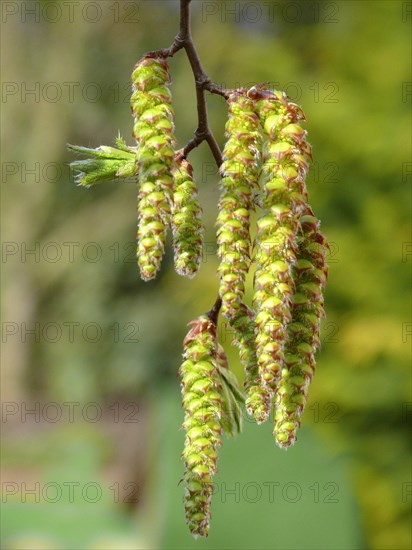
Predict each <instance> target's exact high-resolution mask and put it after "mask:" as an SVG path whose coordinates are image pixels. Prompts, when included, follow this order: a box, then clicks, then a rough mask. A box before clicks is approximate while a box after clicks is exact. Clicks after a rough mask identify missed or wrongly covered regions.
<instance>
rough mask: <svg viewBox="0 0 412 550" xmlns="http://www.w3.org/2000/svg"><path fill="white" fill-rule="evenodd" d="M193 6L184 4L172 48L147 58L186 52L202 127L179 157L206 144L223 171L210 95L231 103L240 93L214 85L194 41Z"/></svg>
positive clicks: (156, 52) (198, 126) (184, 1)
mask: <svg viewBox="0 0 412 550" xmlns="http://www.w3.org/2000/svg"><path fill="white" fill-rule="evenodd" d="M190 2H191V0H180V30H179V33H178V34H177V35H176V37H175V39H174V40H173V42H172V45H171V46H170V47H169V48H165V49H163V50H155V51H152V52H149V53H148V54H146V55H152V56H159V57H173V56H174V54H175V53H176V52H178V51H179V50H182V49H184V50H185V51H186V55H187V58H188V60H189V63H190V66H191V68H192V72H193V76H194V79H195V85H196V97H197V117H198V125H197V129H196V132H195V136H194V138H193V139H191V140H190V141H189V142H188V143H187V144H186V146H185V147H184V148H183V149H180V151H178V153H177V157H178V158H185V157H186V156H187V155H188V154H189V153H190V151H192V150H193V149H195V148H196V147H198V146H199V145H200V144H201V143H203V141H206V142H207V144H208V145H209V148H210V150H211V151H212V154H213V157H214V159H215V161H216V164H217V166H218V167H220V165H221V164H222V162H223V159H222V152H221V150H220V147H219V144H218V142H217V141H216V138H215V136H214V135H213V132H212V130H211V128H210V126H209V119H208V113H207V102H206V91H208V92H210V93H212V94H216V95H220V96H222V97H224V98H225V99H226V100H227V99H228V98H229V96H230V94H231V93H233V92H236V91H237V90H231V89H226V88H223V87H221V86H218V85H217V84H214V83H213V82H212V81H211V79H210V78H209V77H208V75H207V74H206V73H205V71H204V69H203V67H202V63H201V61H200V58H199V54H198V53H197V50H196V46H195V44H194V42H193V38H192V32H191V26H190Z"/></svg>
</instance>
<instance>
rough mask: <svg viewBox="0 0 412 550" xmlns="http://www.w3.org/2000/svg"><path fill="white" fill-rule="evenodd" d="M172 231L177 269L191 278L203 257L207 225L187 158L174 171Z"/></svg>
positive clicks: (180, 273)
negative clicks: (204, 222)
mask: <svg viewBox="0 0 412 550" xmlns="http://www.w3.org/2000/svg"><path fill="white" fill-rule="evenodd" d="M172 230H173V248H174V253H175V254H174V261H175V269H176V271H177V273H179V275H183V276H186V277H190V278H191V277H193V276H194V275H196V273H197V270H198V269H199V265H200V260H201V258H202V247H203V232H204V228H203V224H202V209H201V207H200V204H199V200H198V192H197V187H196V184H195V182H194V180H193V168H192V166H191V164H190V163H189V162H188V161H187V160H182V161H181V162H180V163H179V164H178V166H177V168H176V170H175V172H174V189H173V217H172Z"/></svg>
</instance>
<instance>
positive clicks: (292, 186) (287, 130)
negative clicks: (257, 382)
mask: <svg viewBox="0 0 412 550" xmlns="http://www.w3.org/2000/svg"><path fill="white" fill-rule="evenodd" d="M258 112H259V116H260V121H261V124H262V126H263V128H264V132H265V143H264V146H263V166H262V170H261V174H260V184H261V188H262V193H261V195H260V197H259V205H260V207H261V208H262V210H263V213H262V215H261V216H260V217H259V219H258V221H257V235H256V240H255V246H256V254H255V261H256V263H257V267H256V272H255V277H254V297H253V305H254V307H255V309H256V353H257V359H258V365H259V376H260V379H261V385H262V387H267V388H268V389H269V391H270V393H271V394H272V395H273V394H274V393H275V392H276V389H277V385H278V382H279V380H280V377H281V373H282V368H283V366H284V348H285V344H286V340H287V326H288V323H289V322H290V321H291V307H292V300H293V295H294V291H295V285H294V281H293V276H292V269H293V265H294V264H295V262H296V257H297V236H298V233H299V230H300V222H299V217H300V215H301V213H302V212H303V209H304V208H305V205H306V201H307V192H306V186H305V178H306V173H307V170H308V162H307V158H306V156H307V154H309V153H310V148H309V145H308V144H307V142H306V132H305V130H303V129H302V128H301V127H300V126H299V125H298V121H299V119H300V118H302V112H301V110H300V109H298V108H297V106H296V105H295V104H293V103H290V102H289V101H288V100H287V98H286V96H285V95H284V94H282V93H280V92H275V93H272V94H270V96H269V97H265V98H264V99H261V100H260V101H259V102H258Z"/></svg>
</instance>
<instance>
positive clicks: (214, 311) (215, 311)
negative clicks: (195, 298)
mask: <svg viewBox="0 0 412 550" xmlns="http://www.w3.org/2000/svg"><path fill="white" fill-rule="evenodd" d="M221 307H222V299H221V298H220V296H218V297H217V299H216V302H215V304H214V306H213V307H212V308H211V309H209V311H208V312H207V313H206V315H207V317H209V319H210V320H211V321H212V323H214V324H215V325H217V319H218V317H219V312H220V308H221Z"/></svg>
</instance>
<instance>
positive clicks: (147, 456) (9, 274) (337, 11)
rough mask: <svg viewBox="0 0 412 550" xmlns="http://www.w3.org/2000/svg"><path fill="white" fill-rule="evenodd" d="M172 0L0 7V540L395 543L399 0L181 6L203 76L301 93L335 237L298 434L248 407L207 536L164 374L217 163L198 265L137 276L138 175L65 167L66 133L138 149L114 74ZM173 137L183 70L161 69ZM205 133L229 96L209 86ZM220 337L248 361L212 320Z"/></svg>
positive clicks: (157, 34)
mask: <svg viewBox="0 0 412 550" xmlns="http://www.w3.org/2000/svg"><path fill="white" fill-rule="evenodd" d="M178 8H179V6H178V2H177V1H174V0H167V1H166V0H164V1H151V0H150V1H149V0H145V1H132V2H129V1H115V0H113V1H111V0H109V1H100V2H88V1H81V2H60V3H58V2H48V1H42V2H37V1H31V2H9V1H3V2H2V3H1V10H2V44H1V45H2V57H1V70H2V104H1V107H2V128H1V131H2V135H1V137H2V164H1V166H2V265H1V267H2V274H3V277H2V284H3V287H2V288H3V301H2V311H1V313H2V349H3V351H2V353H3V357H2V359H3V360H2V390H1V391H2V432H3V445H2V471H1V473H2V484H1V487H2V514H1V522H2V525H1V527H2V548H5V549H15V550H23V549H38V550H40V549H49V548H50V549H85V548H87V549H105V550H106V549H119V550H120V549H125V550H126V549H138V548H139V549H140V548H145V549H146V548H147V549H166V548H167V549H169V548H170V549H172V548H176V549H182V548H185V549H192V548H205V549H206V548H209V549H212V548H216V549H217V548H219V549H226V548H227V549H240V548H247V549H252V548H271V549H296V548H299V549H321V548H325V549H345V550H349V549H369V548H370V549H388V550H389V549H390V550H394V549H402V550H403V549H407V548H410V545H411V539H410V533H411V523H410V503H411V500H412V495H411V493H412V483H411V461H410V442H411V441H410V432H409V427H408V421H409V420H410V416H411V410H412V403H411V392H410V389H411V372H410V349H411V339H412V324H411V316H410V303H411V300H410V293H409V286H410V271H411V259H412V236H411V233H410V221H411V213H410V204H411V195H410V187H409V186H410V181H411V172H412V168H411V167H412V163H411V157H410V147H411V140H410V138H411V135H410V128H411V126H410V123H411V120H410V103H411V93H412V88H411V86H412V85H411V83H410V81H411V76H410V72H409V63H410V52H409V46H410V22H411V20H412V13H411V3H410V2H397V1H376V2H369V1H356V0H355V1H336V2H322V1H313V2H312V1H301V2H298V1H296V2H284V1H278V2H270V1H269V2H266V1H265V2H264V1H262V2H258V1H254V2H248V1H246V0H244V1H241V2H224V1H206V0H204V1H200V0H197V1H193V8H192V12H193V34H194V37H195V41H196V44H197V47H198V50H199V53H200V55H201V58H202V61H203V64H204V67H205V70H206V71H207V72H208V74H209V75H210V76H211V77H212V79H213V80H214V81H215V82H217V83H219V84H223V85H225V86H227V87H235V86H238V85H243V84H250V85H252V84H255V83H258V82H262V81H269V82H270V83H271V84H272V85H273V86H276V87H277V88H280V89H285V90H286V92H287V93H288V94H289V96H290V97H291V98H292V99H294V100H296V101H297V102H298V103H300V104H301V105H302V106H303V108H304V110H305V112H306V116H307V125H306V127H307V129H308V131H309V135H310V141H311V143H312V144H313V149H314V159H315V162H314V165H313V167H312V170H311V174H310V177H309V191H310V198H311V201H312V204H313V207H314V209H315V212H316V213H317V215H318V216H319V217H320V218H321V219H322V221H323V224H322V227H323V231H324V232H325V233H326V235H327V236H328V238H329V240H330V242H331V243H332V246H331V253H330V255H329V265H330V278H329V284H328V288H327V295H326V308H327V314H328V317H327V319H326V320H325V322H324V325H323V336H322V351H321V352H320V353H319V354H318V368H317V373H316V376H315V378H314V380H313V382H312V386H311V391H310V401H309V404H308V407H307V410H306V412H305V414H304V417H303V426H302V429H301V432H300V435H299V439H298V442H297V444H296V445H295V447H293V448H291V449H290V450H289V451H288V452H283V451H281V450H280V449H278V448H277V447H276V446H275V444H274V442H273V439H272V436H271V427H270V425H265V426H262V427H257V426H255V425H254V424H253V423H252V422H251V421H249V420H248V419H245V429H244V433H243V434H242V436H241V437H239V438H237V439H226V440H225V441H224V445H223V447H222V449H221V453H220V459H219V474H218V475H217V479H216V494H215V497H214V502H213V508H212V514H213V517H212V525H211V534H210V536H209V538H208V539H207V540H197V541H195V540H194V539H192V538H191V536H190V535H189V534H188V531H187V528H186V526H185V523H184V514H183V505H182V502H181V498H182V486H181V485H178V483H179V480H180V478H181V476H182V471H183V469H182V463H181V462H180V460H179V455H180V452H181V449H182V445H183V433H182V431H181V430H179V426H180V424H181V422H182V419H183V411H182V409H181V406H180V395H179V383H178V379H177V376H176V373H177V368H178V366H179V360H180V353H181V342H182V339H183V337H184V335H185V333H186V330H187V328H186V323H187V322H188V321H190V320H191V319H192V318H194V317H195V316H197V315H199V314H201V313H203V312H204V311H206V310H207V309H209V307H210V306H211V305H212V303H213V302H214V297H215V294H216V290H217V279H216V275H215V270H216V265H217V263H216V258H215V257H214V250H215V240H214V220H215V217H216V210H217V208H216V203H217V198H218V194H219V189H218V176H217V173H216V168H215V167H214V165H213V158H212V156H211V154H210V152H209V151H208V149H207V147H206V145H202V146H201V147H200V148H199V149H198V150H195V151H193V153H192V154H191V155H190V159H191V161H192V162H193V164H194V167H195V173H196V174H197V181H198V183H199V186H200V194H201V200H202V205H203V209H204V213H205V221H206V224H207V227H208V231H207V238H206V241H207V242H206V245H205V256H204V259H203V262H202V268H201V271H200V273H199V275H198V276H197V277H196V278H195V279H194V280H192V281H189V280H184V279H182V278H180V277H179V276H178V275H176V274H175V273H174V271H173V263H172V254H171V253H170V250H169V252H168V254H167V257H166V259H165V261H164V263H163V269H162V272H161V274H160V277H158V279H157V280H156V281H155V282H151V283H149V284H144V283H142V282H141V281H140V280H139V278H138V270H137V266H136V264H135V260H134V248H135V245H134V238H135V226H136V214H135V205H136V187H135V185H134V183H133V182H129V183H128V184H126V183H124V184H119V183H115V182H114V183H109V184H106V185H104V186H101V187H96V188H93V189H90V190H84V189H79V188H77V187H76V186H75V184H74V182H73V177H72V174H70V171H69V168H68V166H67V163H68V162H70V161H71V160H73V157H72V156H71V155H70V154H69V153H68V152H67V151H66V143H67V142H70V143H76V144H82V145H86V146H91V147H97V146H98V145H101V144H106V145H110V144H111V143H112V142H113V139H114V137H115V135H116V134H117V132H118V131H120V133H121V134H122V135H123V136H124V137H125V138H126V139H127V141H128V142H129V144H131V145H132V144H133V141H132V138H131V131H132V118H131V116H130V108H129V105H128V100H129V92H130V83H129V75H130V73H131V69H132V67H133V65H134V63H135V62H136V61H137V60H138V59H139V57H140V56H141V55H142V54H143V53H144V52H145V51H148V50H151V49H156V48H162V47H166V46H168V45H169V44H170V43H171V41H172V39H173V37H174V34H175V33H176V31H177V28H178V20H179V10H178ZM170 67H171V71H172V75H173V94H174V105H175V109H176V118H177V135H178V139H179V143H180V144H181V145H182V146H183V144H185V143H186V142H187V141H188V140H189V139H190V138H191V136H192V133H193V131H194V130H195V127H196V108H195V94H194V89H193V77H192V75H191V73H190V71H189V69H188V62H187V60H186V58H185V56H184V54H183V53H182V52H180V53H179V54H177V55H176V57H175V58H174V59H172V60H171V61H170ZM208 105H209V112H210V121H211V125H212V127H213V129H214V131H215V134H216V137H217V138H218V140H219V142H220V143H221V145H223V139H224V136H223V131H224V122H225V115H226V106H225V102H224V100H223V99H222V98H220V97H218V96H210V95H209V97H208ZM220 333H221V338H222V340H223V343H224V345H225V347H226V349H227V351H228V353H229V355H230V362H231V366H232V369H233V370H234V371H235V372H236V373H237V374H238V376H239V379H241V377H242V373H241V369H240V366H239V364H238V361H237V357H236V350H233V348H231V346H230V339H231V338H230V334H229V333H228V331H227V330H225V327H224V326H222V327H221V331H220Z"/></svg>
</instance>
